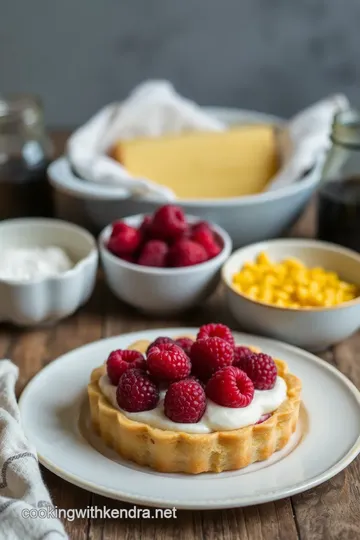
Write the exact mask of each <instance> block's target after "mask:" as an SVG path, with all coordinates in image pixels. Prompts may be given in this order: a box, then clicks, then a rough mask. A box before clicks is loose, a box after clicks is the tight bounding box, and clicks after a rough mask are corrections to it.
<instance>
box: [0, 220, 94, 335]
mask: <svg viewBox="0 0 360 540" xmlns="http://www.w3.org/2000/svg"><path fill="white" fill-rule="evenodd" d="M47 246H58V247H61V248H63V249H64V250H65V251H66V252H67V254H68V255H69V257H70V258H71V260H72V261H73V262H74V263H75V264H74V266H73V268H71V269H70V270H68V271H66V272H63V273H61V274H59V275H56V276H53V277H45V278H44V277H40V278H37V279H32V280H29V281H19V280H14V279H6V280H5V279H0V321H1V322H5V321H6V322H11V323H14V324H17V325H19V326H34V325H41V324H47V323H52V322H55V321H58V320H59V319H63V318H64V317H67V316H68V315H70V314H71V313H73V312H74V311H76V310H77V309H78V308H79V307H80V306H82V305H83V304H85V303H86V302H87V300H88V299H89V297H90V295H91V293H92V292H93V289H94V286H95V279H96V270H97V266H98V251H97V246H96V241H95V239H94V238H93V236H92V235H91V234H90V233H88V232H87V231H86V230H85V229H82V228H81V227H78V226H77V225H73V224H71V223H67V222H66V221H60V220H56V219H43V218H21V219H12V220H6V221H3V222H0V253H1V251H3V250H4V249H6V248H16V247H47Z"/></svg>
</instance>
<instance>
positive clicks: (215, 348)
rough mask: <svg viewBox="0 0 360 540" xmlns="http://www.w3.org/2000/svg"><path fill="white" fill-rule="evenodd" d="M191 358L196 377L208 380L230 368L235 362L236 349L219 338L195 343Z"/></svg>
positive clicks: (200, 340)
mask: <svg viewBox="0 0 360 540" xmlns="http://www.w3.org/2000/svg"><path fill="white" fill-rule="evenodd" d="M190 358H191V362H192V366H193V370H194V373H195V375H197V376H198V377H199V378H200V379H205V380H206V379H207V378H209V377H211V375H212V374H213V373H215V372H216V371H218V370H219V369H221V368H223V367H225V366H230V365H231V364H232V362H233V360H234V347H232V346H231V345H230V343H228V342H227V341H224V340H223V339H221V338H219V337H210V338H207V339H199V340H198V341H195V343H194V345H193V346H192V347H191V351H190Z"/></svg>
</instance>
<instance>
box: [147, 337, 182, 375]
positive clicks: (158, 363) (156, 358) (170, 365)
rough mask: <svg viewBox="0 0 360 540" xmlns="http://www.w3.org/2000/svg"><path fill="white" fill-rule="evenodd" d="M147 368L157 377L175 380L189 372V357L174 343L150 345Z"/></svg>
mask: <svg viewBox="0 0 360 540" xmlns="http://www.w3.org/2000/svg"><path fill="white" fill-rule="evenodd" d="M147 366H148V370H149V372H150V373H151V375H153V376H154V377H156V378H157V379H162V380H167V381H176V380H179V379H184V378H185V377H187V376H188V375H189V374H190V371H191V363H190V358H189V357H188V356H187V355H186V354H185V353H184V351H183V350H182V349H181V348H180V347H178V346H177V345H175V343H163V344H162V345H160V347H158V346H153V347H151V349H150V351H149V354H148V357H147Z"/></svg>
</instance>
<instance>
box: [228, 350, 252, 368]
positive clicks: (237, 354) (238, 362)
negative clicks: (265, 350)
mask: <svg viewBox="0 0 360 540" xmlns="http://www.w3.org/2000/svg"><path fill="white" fill-rule="evenodd" d="M251 354H252V350H251V349H249V347H245V346H244V345H238V346H237V347H235V350H234V362H233V366H235V367H238V368H240V369H242V368H243V362H245V361H246V358H247V357H248V356H249V355H251Z"/></svg>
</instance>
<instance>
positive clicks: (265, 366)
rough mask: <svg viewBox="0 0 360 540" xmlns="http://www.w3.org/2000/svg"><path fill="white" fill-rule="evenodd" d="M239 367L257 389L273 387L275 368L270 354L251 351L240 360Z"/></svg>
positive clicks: (275, 374) (275, 375)
mask: <svg viewBox="0 0 360 540" xmlns="http://www.w3.org/2000/svg"><path fill="white" fill-rule="evenodd" d="M241 369H242V370H243V371H245V373H246V374H247V375H248V376H249V377H250V379H251V380H252V382H253V383H254V387H255V388H256V389H257V390H271V388H273V387H274V385H275V381H276V377H277V368H276V364H275V362H274V360H273V359H272V358H271V356H268V355H267V354H263V353H254V352H253V353H251V354H248V355H247V356H246V357H244V358H243V359H242V361H241Z"/></svg>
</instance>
